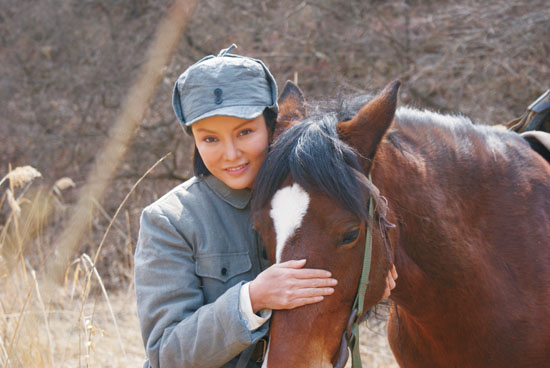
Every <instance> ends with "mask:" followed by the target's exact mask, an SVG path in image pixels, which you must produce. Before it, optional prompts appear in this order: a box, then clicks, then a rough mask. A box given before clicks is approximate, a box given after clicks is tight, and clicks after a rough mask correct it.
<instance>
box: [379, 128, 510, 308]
mask: <svg viewBox="0 0 550 368" xmlns="http://www.w3.org/2000/svg"><path fill="white" fill-rule="evenodd" d="M418 125H419V124H417V123H415V124H414V125H413V124H410V123H402V122H399V120H397V121H396V123H395V126H394V132H393V133H390V134H389V136H388V137H387V138H386V139H385V140H384V141H383V142H382V143H381V146H380V147H379V151H378V153H377V156H376V159H375V163H374V167H373V182H374V184H375V185H377V186H378V188H379V189H380V191H381V194H382V195H384V196H385V197H386V198H387V199H388V203H389V210H390V220H393V222H395V223H396V225H397V228H396V229H394V230H392V231H391V232H390V238H391V240H392V244H393V247H394V256H395V257H394V258H395V263H396V267H397V269H398V272H400V274H401V275H404V274H406V275H407V277H402V278H401V280H400V281H401V282H400V287H399V289H398V290H397V292H396V293H395V298H396V300H398V301H399V300H400V299H401V300H400V301H401V302H402V304H405V305H407V304H408V305H409V307H410V308H411V310H414V309H415V307H416V306H418V308H419V309H418V313H422V314H424V315H425V314H426V313H429V311H428V310H427V309H426V308H425V305H419V304H417V303H416V301H418V300H434V298H438V297H441V296H442V295H444V294H445V293H448V292H449V290H457V288H461V286H459V285H456V286H457V288H455V287H453V286H454V285H453V284H454V283H459V282H461V281H462V279H463V275H464V274H465V273H471V272H476V271H475V270H471V269H470V268H471V265H472V263H474V264H475V263H478V259H479V257H483V255H481V254H480V253H479V252H480V250H479V248H477V247H476V246H471V247H468V246H458V244H463V243H464V240H465V239H466V240H468V239H478V238H479V236H477V234H476V232H479V226H478V225H479V222H480V221H485V220H486V218H482V217H476V216H477V214H478V213H480V212H482V211H481V209H480V211H476V209H475V207H476V203H477V205H479V206H481V205H482V202H483V201H484V200H487V199H484V198H483V196H489V198H491V200H492V201H500V200H503V199H507V197H506V196H499V195H494V193H492V192H491V190H493V189H492V188H495V187H496V186H498V185H502V182H503V181H505V180H506V177H505V175H504V174H503V172H505V171H506V169H505V168H495V165H494V162H493V154H494V152H490V151H487V149H486V148H484V147H485V146H486V142H482V141H478V140H479V138H480V137H479V136H476V134H472V135H471V136H470V137H468V134H459V135H458V136H457V131H452V129H450V128H449V127H445V126H438V125H434V124H421V126H418ZM454 128H456V127H454ZM463 129H465V130H468V129H469V128H468V127H463ZM463 133H464V132H463ZM499 170H500V172H497V171H499ZM480 183H483V187H480ZM474 241H475V240H474ZM473 245H475V243H474V244H473ZM473 276H474V277H475V275H473ZM421 304H424V303H421Z"/></svg>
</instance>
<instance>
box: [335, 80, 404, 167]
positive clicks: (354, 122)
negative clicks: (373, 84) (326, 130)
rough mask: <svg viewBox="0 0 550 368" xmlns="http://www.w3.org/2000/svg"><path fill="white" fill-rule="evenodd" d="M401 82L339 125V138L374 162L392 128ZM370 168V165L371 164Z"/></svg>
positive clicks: (396, 82)
mask: <svg viewBox="0 0 550 368" xmlns="http://www.w3.org/2000/svg"><path fill="white" fill-rule="evenodd" d="M400 85H401V82H400V81H398V80H396V81H393V82H391V83H390V84H388V85H387V86H386V87H385V88H384V89H383V90H382V92H380V93H379V94H378V95H377V96H376V97H375V98H374V99H372V100H371V101H370V102H368V103H367V104H366V105H365V106H363V107H362V108H361V110H359V113H358V114H357V115H356V116H355V117H354V118H353V119H351V120H349V121H344V122H340V123H338V136H339V137H340V139H342V140H343V141H344V142H346V143H348V144H349V145H351V146H352V147H354V148H355V149H357V150H358V151H359V152H360V153H361V155H362V156H364V157H366V158H368V159H370V160H369V161H370V162H372V159H373V158H374V155H375V154H376V149H377V148H378V145H379V144H380V142H381V141H382V137H384V134H386V132H387V131H388V129H389V128H390V126H391V124H392V122H393V117H394V115H395V108H396V105H397V92H398V90H399V86H400ZM369 167H370V164H369Z"/></svg>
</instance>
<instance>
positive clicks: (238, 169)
mask: <svg viewBox="0 0 550 368" xmlns="http://www.w3.org/2000/svg"><path fill="white" fill-rule="evenodd" d="M247 167H248V162H247V163H246V164H242V165H238V166H232V167H228V168H226V169H225V171H226V172H227V173H228V174H230V175H239V174H241V173H242V172H243V171H245V170H246V169H247Z"/></svg>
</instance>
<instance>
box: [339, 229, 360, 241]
mask: <svg viewBox="0 0 550 368" xmlns="http://www.w3.org/2000/svg"><path fill="white" fill-rule="evenodd" d="M359 231H360V229H359V228H357V229H355V230H352V231H348V232H347V233H345V234H344V236H343V237H342V244H350V243H353V242H354V241H355V240H356V239H357V237H358V236H359Z"/></svg>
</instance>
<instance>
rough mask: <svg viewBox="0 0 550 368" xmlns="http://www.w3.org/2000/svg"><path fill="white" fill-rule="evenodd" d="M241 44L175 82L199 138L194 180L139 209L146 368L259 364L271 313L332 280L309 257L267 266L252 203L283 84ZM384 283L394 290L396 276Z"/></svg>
mask: <svg viewBox="0 0 550 368" xmlns="http://www.w3.org/2000/svg"><path fill="white" fill-rule="evenodd" d="M234 47H235V46H234V45H233V46H231V47H229V48H228V49H224V50H222V51H220V53H219V54H218V55H217V56H212V55H211V56H208V57H205V58H203V59H202V60H200V61H198V62H197V63H195V64H194V65H192V66H191V67H189V68H188V69H187V70H186V71H185V72H184V73H183V74H182V75H181V76H180V77H179V78H178V80H177V81H176V84H175V86H174V94H173V106H174V111H175V113H176V116H177V118H178V120H179V122H180V123H181V125H182V127H183V128H184V130H185V131H186V132H187V133H188V134H191V135H192V136H193V139H194V141H195V154H194V158H193V161H194V171H195V176H194V177H193V178H192V179H190V180H188V181H186V182H185V183H183V184H181V185H179V186H177V187H175V188H174V189H172V190H171V191H170V192H169V193H167V194H166V195H164V196H163V197H162V198H160V199H159V200H157V201H156V202H155V203H153V204H151V205H149V206H148V207H147V208H145V209H144V211H143V213H142V216H141V225H140V232H139V239H138V244H137V249H136V254H135V285H136V295H137V303H138V315H139V320H140V325H141V330H142V336H143V341H144V343H145V348H146V352H147V357H148V361H147V362H146V363H145V367H151V366H152V367H259V366H261V361H262V359H263V352H264V348H265V340H264V341H262V342H261V343H260V344H258V341H259V340H261V339H262V338H263V337H264V336H266V334H267V332H268V325H269V324H268V323H266V322H267V321H268V320H269V318H270V316H271V310H273V309H290V308H296V307H299V306H303V305H306V304H312V303H318V302H321V301H322V300H323V298H324V297H325V296H327V295H330V294H332V293H333V292H334V287H336V285H337V280H335V279H333V278H331V274H330V272H328V271H325V270H318V269H309V268H305V267H304V266H305V265H306V262H305V260H293V261H289V262H284V263H280V264H275V265H273V266H271V267H268V266H269V264H268V260H267V257H266V253H265V250H264V248H263V246H262V244H261V241H260V239H259V237H258V235H257V234H256V233H255V232H254V230H253V229H252V223H251V219H250V216H249V213H250V206H249V201H250V188H251V187H252V185H253V183H254V179H255V177H256V174H257V172H258V170H259V168H260V166H261V164H262V161H263V160H264V158H265V156H266V154H267V149H268V145H269V142H270V137H271V134H272V132H273V129H274V125H275V118H276V114H277V111H278V107H277V100H276V99H277V85H276V83H275V80H274V78H273V76H272V75H271V73H270V72H269V70H268V69H267V67H266V66H265V65H264V63H263V62H261V61H260V60H255V59H252V58H248V57H244V56H239V55H234V54H231V51H232V50H233V48H234ZM395 277H397V276H396V275H395ZM387 284H388V285H387V290H386V293H385V295H386V296H389V293H390V289H391V288H393V287H394V286H395V282H394V278H393V277H391V275H388V279H387Z"/></svg>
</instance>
